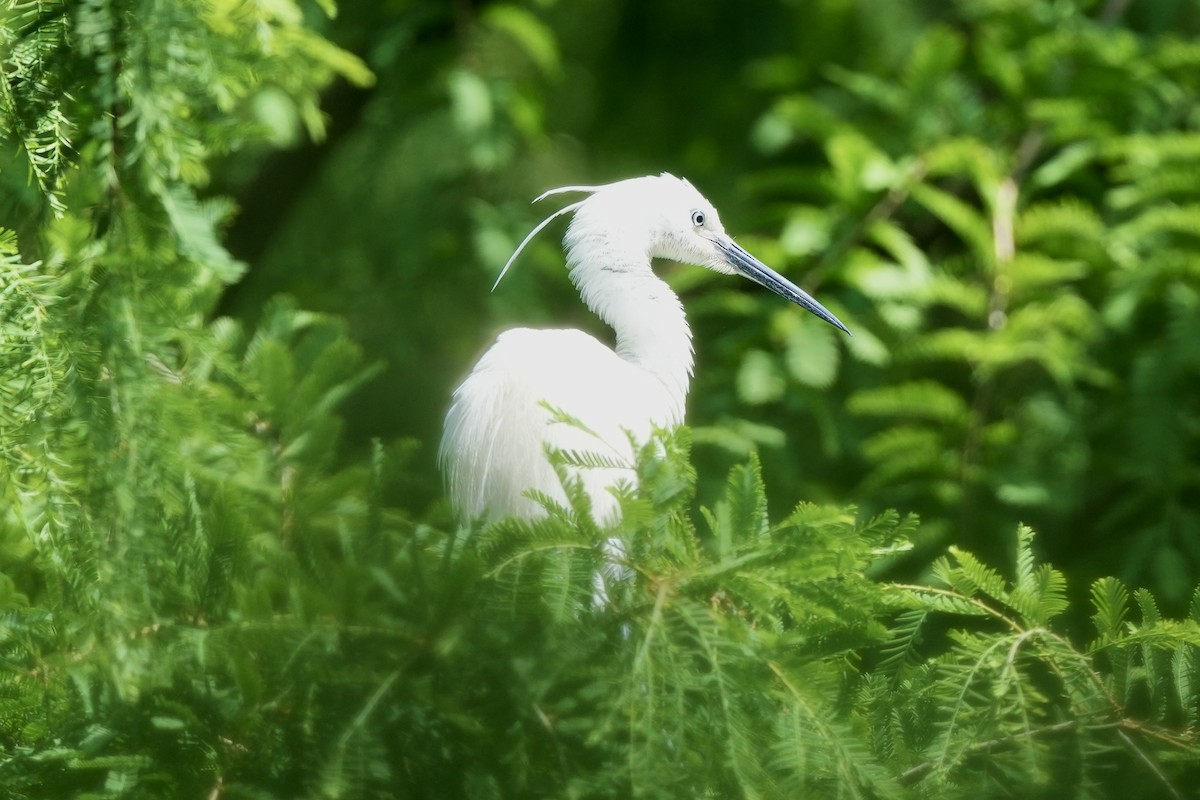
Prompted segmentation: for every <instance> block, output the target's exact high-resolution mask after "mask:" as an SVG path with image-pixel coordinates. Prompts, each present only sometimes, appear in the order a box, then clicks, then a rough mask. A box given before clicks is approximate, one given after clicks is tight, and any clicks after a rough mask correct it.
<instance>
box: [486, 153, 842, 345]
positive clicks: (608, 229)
mask: <svg viewBox="0 0 1200 800" xmlns="http://www.w3.org/2000/svg"><path fill="white" fill-rule="evenodd" d="M576 191H579V192H588V193H589V195H588V196H587V197H585V198H584V199H583V200H580V201H578V202H576V203H572V204H571V205H569V206H567V207H565V208H562V209H560V210H559V211H556V212H555V213H554V214H551V215H550V216H549V217H547V218H546V219H545V220H544V221H543V222H542V223H541V224H540V225H538V226H537V227H536V228H534V230H533V231H532V232H531V233H530V234H529V236H528V237H526V239H525V241H524V242H522V243H521V245H520V246H519V247H518V248H517V250H516V252H515V253H513V255H512V258H510V259H509V262H508V264H505V266H504V270H502V271H501V273H500V277H501V278H502V277H504V273H505V272H506V271H507V270H508V267H509V266H510V265H511V264H512V262H513V260H515V259H516V257H517V254H518V253H520V252H521V250H522V248H524V247H525V244H526V243H527V242H528V241H529V240H530V239H531V238H532V237H533V236H534V234H536V233H537V232H538V231H540V230H541V229H542V228H543V227H545V226H546V225H547V224H549V223H550V221H551V220H553V219H554V218H556V217H558V216H560V215H562V214H566V213H570V212H572V211H573V212H575V217H574V219H573V220H572V221H571V226H570V228H569V230H568V232H567V237H566V240H565V241H566V245H567V250H568V252H569V253H570V258H569V260H570V261H573V262H576V263H579V262H580V261H582V260H583V259H582V255H583V251H591V252H597V253H599V252H605V253H629V252H631V251H632V252H636V253H638V254H640V255H642V256H644V257H645V258H646V261H647V264H648V262H649V259H652V258H667V259H671V260H672V261H679V262H681V263H685V264H695V265H697V266H701V267H707V268H708V269H711V270H714V271H716V272H720V273H724V274H727V275H734V274H736V275H741V276H743V277H746V278H749V279H750V280H752V281H754V282H755V283H757V284H759V285H760V286H763V287H765V288H767V289H770V290H771V291H772V292H775V293H776V294H778V295H780V296H781V297H784V298H786V299H788V300H790V301H792V302H793V303H795V304H797V305H799V306H801V307H803V308H805V309H807V310H809V311H811V312H812V313H813V314H815V315H817V316H818V317H820V318H821V319H823V320H825V321H826V322H828V323H829V324H831V325H833V326H835V327H837V328H840V329H841V330H843V331H845V332H846V333H850V331H849V330H848V329H847V328H846V326H845V325H843V324H842V322H841V320H839V319H838V318H837V317H835V316H834V315H833V314H832V313H831V312H830V311H829V310H828V309H826V308H825V306H823V305H821V304H820V303H819V302H817V301H816V300H815V299H814V298H813V297H812V296H811V295H809V294H808V293H807V292H805V291H804V290H803V289H801V288H800V287H798V286H796V285H795V284H794V283H792V282H791V281H789V280H788V279H787V278H785V277H783V276H782V275H780V274H779V273H778V272H776V271H774V270H773V269H771V268H770V267H768V266H767V265H766V264H764V263H762V262H761V261H759V260H758V259H757V258H755V257H754V256H752V255H750V253H748V252H746V250H744V249H743V248H742V247H741V246H740V245H738V244H737V242H735V241H734V240H733V239H732V237H730V236H729V234H727V233H726V232H725V227H724V226H723V225H722V224H721V217H720V215H718V214H717V210H716V209H715V208H714V207H713V205H712V203H710V202H708V200H706V199H705V198H704V196H703V195H702V194H700V192H698V191H696V189H695V187H693V186H692V184H691V183H689V182H688V181H686V180H684V179H682V178H676V177H675V176H673V175H668V174H666V173H663V174H662V175H652V176H647V177H644V178H630V179H628V180H623V181H618V182H616V183H610V184H608V185H605V186H566V187H563V188H560V189H551V190H550V191H548V192H546V193H544V194H542V195H541V196H540V197H538V198H537V199H538V200H541V199H542V198H544V197H547V196H549V195H552V194H560V193H563V192H576ZM535 202H536V201H535ZM499 282H500V280H499V278H497V280H496V283H497V284H498V283H499Z"/></svg>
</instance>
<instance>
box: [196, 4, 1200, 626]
mask: <svg viewBox="0 0 1200 800" xmlns="http://www.w3.org/2000/svg"><path fill="white" fill-rule="evenodd" d="M316 24H319V25H324V26H325V27H324V29H323V33H324V35H326V36H328V37H329V38H331V39H332V40H333V41H335V42H336V43H338V44H340V45H341V46H343V47H345V48H347V49H348V50H350V51H352V52H354V53H356V54H358V55H360V56H361V57H362V58H364V59H365V60H366V61H367V63H368V64H369V65H370V67H371V68H372V70H374V72H375V75H376V78H377V82H376V83H375V85H374V86H372V87H370V88H356V87H353V86H350V85H348V84H345V83H342V84H338V85H336V86H335V87H334V88H332V89H331V90H329V92H328V93H327V97H326V100H325V103H324V108H325V110H326V112H327V114H328V116H329V134H328V137H327V138H326V139H325V140H324V141H322V142H320V143H318V144H306V143H305V142H306V141H307V138H306V137H305V135H304V134H303V131H302V128H301V124H300V121H299V119H298V118H297V116H296V114H295V112H294V111H293V110H292V109H291V108H290V106H289V105H288V103H287V101H286V99H285V98H283V97H275V96H273V95H271V94H269V93H264V94H263V95H261V96H260V97H259V98H258V100H257V103H256V111H257V113H258V114H259V115H260V117H261V119H262V120H263V121H266V122H267V123H268V124H269V125H271V127H272V129H273V130H274V131H275V132H276V135H277V143H278V144H282V145H284V148H283V149H282V150H279V151H266V150H263V151H261V152H241V153H238V154H236V155H234V156H231V157H230V158H228V159H227V160H226V161H225V162H224V163H223V164H222V165H221V167H220V169H219V170H218V179H217V189H218V190H219V191H221V192H228V193H231V194H232V195H233V196H234V197H235V198H236V200H237V202H238V204H239V206H240V208H241V211H240V213H239V215H238V216H237V218H236V220H235V221H234V222H233V223H232V226H231V227H230V229H229V231H228V239H227V241H228V244H229V247H230V249H231V250H232V252H233V253H234V255H235V256H236V257H238V258H240V259H243V260H245V261H246V262H248V263H249V264H250V270H249V272H248V274H247V275H246V276H245V278H244V279H243V280H242V281H241V283H240V284H238V285H236V286H234V287H232V288H231V289H230V290H228V291H227V293H226V295H225V296H224V298H223V300H222V303H221V311H222V313H225V314H230V315H234V316H237V317H243V318H247V319H254V318H255V317H256V315H257V314H258V312H259V310H260V309H261V308H262V307H263V304H264V302H265V301H266V300H267V299H268V298H269V297H271V296H272V295H275V294H277V293H280V292H285V293H289V294H292V295H294V296H296V297H297V298H298V300H299V303H300V305H301V306H302V307H305V308H311V309H319V310H327V311H332V312H336V313H337V314H340V315H343V316H344V317H345V318H346V319H347V320H348V322H349V325H350V329H351V332H352V335H353V337H354V338H355V339H356V340H357V341H359V342H361V343H362V344H363V346H364V347H365V349H366V351H367V353H368V357H369V359H370V360H373V361H377V362H381V363H382V364H383V365H384V366H385V369H384V371H383V372H382V373H381V374H380V375H379V377H377V378H375V379H374V380H373V381H372V382H371V383H370V384H369V385H367V386H366V387H365V388H364V389H362V390H360V391H359V392H358V393H357V395H355V396H354V397H353V398H352V399H351V400H350V401H349V403H348V405H347V406H345V409H346V412H347V413H346V418H347V423H348V428H347V430H348V433H349V441H350V446H351V448H352V449H356V450H359V451H361V449H362V448H364V447H366V446H367V443H368V442H369V440H370V439H371V438H372V437H383V438H384V439H385V440H389V441H399V442H401V443H402V444H401V447H402V448H403V449H404V451H405V452H407V453H409V457H408V460H407V462H406V469H405V470H404V474H403V476H402V477H401V479H400V480H399V481H397V483H396V486H395V496H394V497H393V500H394V502H396V503H398V504H399V505H401V506H403V507H406V508H409V509H411V511H412V513H413V514H414V515H416V516H430V515H431V516H432V518H434V519H443V520H444V519H445V518H446V514H447V512H446V509H445V506H444V504H442V501H441V486H440V479H439V477H438V474H437V471H436V466H435V454H436V447H437V441H438V438H439V436H440V425H441V419H442V415H443V414H444V412H445V409H446V407H447V404H448V399H449V394H450V392H451V390H452V389H453V387H454V386H455V385H456V383H457V381H458V380H460V379H461V378H462V377H463V376H464V375H465V373H466V372H467V370H468V369H469V368H470V366H471V365H472V363H473V362H474V359H475V358H476V357H477V356H478V355H479V354H480V353H481V352H482V351H483V349H484V348H485V347H486V346H487V345H488V344H490V342H491V341H492V339H493V338H494V336H495V335H496V333H498V332H499V331H500V330H502V329H504V328H505V327H508V326H513V325H531V326H574V327H581V328H584V329H586V330H588V331H590V332H593V333H596V334H598V335H601V336H604V335H607V334H606V332H605V331H604V330H603V329H602V326H601V325H600V324H599V323H598V321H597V320H596V319H594V318H593V317H592V316H591V315H590V314H589V313H588V312H587V311H586V309H585V308H584V307H583V306H582V304H581V303H580V302H579V301H578V298H577V296H576V295H575V292H574V290H573V289H572V287H571V286H570V284H569V283H568V281H567V278H566V273H565V270H564V269H563V266H562V264H563V258H562V253H561V248H560V245H559V241H558V240H559V239H560V237H561V235H562V232H563V230H564V229H565V223H563V222H560V223H556V224H555V225H553V226H551V227H550V228H549V229H548V230H547V231H546V232H545V233H543V234H542V235H541V236H540V237H539V239H538V240H537V241H536V242H534V244H533V246H532V247H531V248H530V249H529V250H528V251H527V252H526V254H525V255H524V256H522V258H521V260H520V261H519V262H518V264H517V265H516V268H515V269H514V270H513V272H512V273H511V275H510V277H508V278H507V279H506V280H505V282H504V283H503V284H502V285H501V286H500V287H499V288H498V289H497V290H496V291H495V292H494V293H491V292H490V291H489V289H490V287H491V284H492V281H493V280H494V278H495V275H496V274H497V272H498V270H499V268H500V266H501V265H502V264H503V263H504V261H505V260H506V258H507V257H508V255H509V254H510V253H511V252H512V250H513V248H514V247H515V245H516V244H517V243H518V242H519V241H520V239H521V238H522V237H523V236H524V235H525V233H526V232H527V231H528V230H529V229H530V228H531V227H532V226H533V225H534V224H535V223H536V222H537V221H538V220H540V219H541V218H542V217H543V216H544V215H545V214H547V213H549V211H550V210H553V208H554V207H557V206H555V205H554V204H553V202H550V203H547V204H545V205H543V206H538V207H531V206H530V205H529V201H530V200H531V199H532V198H533V197H534V196H536V195H537V194H539V193H540V192H541V191H543V190H545V189H547V188H550V187H553V186H559V185H565V184H577V183H582V184H589V183H600V182H607V181H611V180H617V179H620V178H624V177H630V176H635V175H641V174H650V173H657V172H661V171H668V172H672V173H674V174H677V175H682V176H685V177H687V178H689V179H690V180H692V181H693V182H694V183H695V184H696V185H697V187H698V188H700V190H701V191H702V192H704V193H705V194H706V195H707V196H708V197H709V199H711V200H712V201H713V202H714V204H715V205H716V206H717V207H718V208H719V209H720V210H721V212H722V215H723V219H724V221H725V223H726V227H727V228H728V229H729V231H730V232H731V233H733V234H734V235H735V236H736V237H738V238H739V240H740V241H741V242H742V243H743V244H744V245H746V246H747V247H748V248H749V249H750V250H751V251H752V252H755V253H756V254H757V255H759V256H760V257H761V258H763V259H764V260H765V261H767V262H768V263H770V264H771V265H773V266H774V267H776V268H777V269H779V270H780V271H782V272H784V273H785V274H787V275H789V276H790V277H791V278H793V279H794V280H796V281H797V282H799V283H800V284H801V285H803V286H804V287H805V288H807V289H809V290H811V291H812V292H813V293H814V294H816V296H817V297H818V298H819V299H820V300H822V302H824V303H825V304H826V305H828V306H829V307H830V308H831V309H832V310H833V311H834V312H835V313H837V314H838V315H839V316H841V318H842V319H843V320H845V321H846V322H847V324H848V325H849V326H850V327H851V329H852V330H853V331H854V333H855V337H854V338H853V339H848V338H846V337H842V336H839V335H835V332H834V331H833V329H832V328H826V327H822V326H821V325H820V324H819V323H818V322H817V321H816V320H815V319H808V318H807V316H806V315H804V314H802V313H800V312H799V311H798V310H797V309H795V308H791V307H788V306H787V304H785V303H782V302H781V301H780V300H779V299H778V298H776V297H774V296H772V295H769V294H768V293H765V292H761V291H759V290H757V288H756V287H752V286H749V285H747V284H744V283H742V282H737V281H731V280H729V279H725V278H721V277H719V276H713V275H709V274H707V273H706V272H704V271H703V270H697V269H694V268H688V267H679V266H678V265H670V264H664V265H662V273H663V274H665V275H666V276H667V278H668V280H670V281H671V282H672V283H673V285H674V286H676V287H677V289H678V291H679V292H680V294H681V296H682V297H683V300H684V303H685V306H686V307H687V310H688V313H689V317H690V320H691V322H692V325H693V328H694V330H695V342H696V350H697V367H696V379H695V382H694V384H693V391H692V395H691V397H690V400H689V407H688V418H689V422H690V424H691V425H693V426H695V428H696V441H697V444H696V448H695V451H694V457H695V461H696V463H697V466H698V468H699V472H700V475H701V485H700V502H701V503H705V502H710V501H711V499H712V497H713V496H714V494H715V492H716V491H717V489H718V486H717V483H718V482H719V481H721V480H723V476H724V475H725V474H726V472H727V469H728V466H729V465H730V464H732V463H735V462H737V461H738V460H739V459H741V458H743V457H744V456H745V454H746V453H747V452H749V451H751V450H756V451H758V452H759V453H760V455H761V457H762V459H763V461H764V466H765V475H766V479H767V485H768V488H769V490H770V491H769V495H770V497H771V498H772V502H773V503H775V504H778V505H780V506H783V507H781V508H779V509H774V511H775V512H776V513H781V512H783V511H786V508H787V507H788V506H790V505H791V504H794V503H795V502H798V501H801V500H812V501H834V502H856V503H859V504H860V505H861V506H863V507H864V508H866V509H867V510H870V511H874V510H879V509H883V508H888V507H895V508H898V509H900V510H902V511H905V512H908V511H915V512H918V513H920V514H921V516H922V520H923V523H924V524H923V526H922V533H921V536H922V537H923V539H922V540H921V542H920V544H921V545H922V546H923V547H924V548H925V551H924V553H923V554H922V557H921V558H920V559H918V560H919V561H923V560H924V558H925V555H926V554H928V553H932V552H937V551H940V550H941V549H942V548H944V547H945V546H946V545H947V544H949V543H957V544H960V545H963V546H966V547H969V548H972V549H973V550H975V551H977V552H980V553H982V554H984V555H985V556H987V557H997V556H998V557H1001V558H1003V554H1004V553H1006V552H1007V549H1008V548H1009V546H1010V545H1009V542H1010V538H1009V534H1010V533H1011V531H1012V530H1013V529H1014V527H1015V526H1016V524H1017V523H1018V522H1025V523H1028V524H1030V525H1032V526H1034V527H1035V528H1036V529H1037V530H1039V532H1040V534H1041V535H1040V537H1039V542H1040V546H1041V548H1042V549H1043V551H1044V552H1043V555H1044V556H1046V557H1048V558H1050V559H1052V560H1053V561H1054V562H1055V563H1056V564H1057V565H1059V566H1060V567H1065V568H1067V570H1068V571H1069V572H1071V573H1072V575H1073V585H1074V586H1076V587H1080V590H1081V591H1082V587H1085V586H1087V585H1088V583H1089V581H1090V579H1091V578H1093V577H1095V576H1098V575H1102V574H1116V575H1120V576H1121V577H1123V578H1125V579H1126V580H1128V581H1130V582H1132V583H1135V584H1139V585H1148V586H1151V587H1152V588H1153V589H1154V590H1155V591H1156V592H1157V593H1158V594H1159V596H1160V597H1161V598H1162V599H1163V600H1164V601H1165V602H1166V603H1167V604H1168V605H1170V606H1171V607H1173V608H1181V607H1182V605H1183V603H1184V602H1185V600H1186V598H1187V596H1188V593H1189V591H1190V588H1191V586H1192V585H1194V583H1195V581H1196V579H1197V576H1198V575H1200V491H1198V489H1200V486H1198V479H1200V469H1198V467H1197V464H1198V461H1197V456H1198V455H1200V453H1198V452H1197V450H1198V448H1197V444H1198V441H1200V437H1198V433H1200V430H1198V426H1200V403H1198V400H1197V394H1198V393H1197V391H1196V387H1197V385H1198V384H1197V378H1198V377H1200V321H1198V320H1200V317H1198V316H1197V311H1198V310H1200V294H1198V289H1200V205H1198V204H1200V131H1198V129H1200V106H1198V104H1197V99H1198V91H1200V51H1198V50H1197V48H1196V46H1195V44H1194V43H1193V40H1194V38H1195V36H1196V35H1197V34H1200V6H1198V5H1197V4H1196V3H1194V2H1185V1H1184V0H1155V1H1154V2H1139V3H1127V2H1117V1H1110V2H1060V1H1059V0H970V1H968V2H961V3H944V2H940V1H938V2H933V1H929V2H905V3H896V2H888V1H887V0H814V1H813V2H782V1H780V2H766V1H765V0H759V1H756V2H746V3H736V4H734V3H690V2H655V3H644V2H634V1H632V0H631V1H629V2H621V1H619V0H617V1H614V0H604V1H603V2H600V0H579V1H577V2H555V1H554V0H539V1H537V2H521V3H512V2H490V3H489V2H465V1H461V2H441V1H440V0H428V1H427V2H397V1H394V0H393V1H392V2H378V3H346V4H343V7H342V8H341V9H340V15H339V16H338V17H337V18H336V19H334V20H332V21H317V22H316ZM1076 576H1077V577H1076Z"/></svg>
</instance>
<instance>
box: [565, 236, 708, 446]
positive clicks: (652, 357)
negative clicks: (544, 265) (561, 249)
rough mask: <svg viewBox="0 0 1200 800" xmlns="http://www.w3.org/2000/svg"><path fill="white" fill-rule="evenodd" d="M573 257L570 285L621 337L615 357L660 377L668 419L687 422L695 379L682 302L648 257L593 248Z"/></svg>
mask: <svg viewBox="0 0 1200 800" xmlns="http://www.w3.org/2000/svg"><path fill="white" fill-rule="evenodd" d="M589 252H590V253H594V254H595V255H589V256H584V257H576V256H575V254H574V253H571V254H570V256H569V257H568V266H569V267H570V270H571V281H572V282H573V283H574V284H575V286H576V288H578V289H579V294H580V295H581V296H582V298H583V302H584V303H586V304H587V307H588V308H590V309H591V310H592V311H593V312H594V313H595V314H596V315H597V316H599V317H600V319H602V320H604V321H605V322H606V323H607V324H608V325H609V326H610V327H612V329H613V331H614V332H615V333H616V336H617V348H616V350H617V355H618V356H619V357H620V358H622V359H624V360H625V361H628V362H629V363H631V364H633V365H635V366H637V367H640V368H642V369H644V370H645V371H646V372H648V373H649V374H650V375H652V376H653V377H655V378H657V379H658V380H659V381H660V382H661V383H662V385H663V388H664V389H665V390H666V393H667V396H668V399H669V403H668V408H667V409H666V411H667V414H668V417H669V419H665V420H662V421H661V422H663V423H665V424H670V425H676V424H679V423H680V422H682V421H683V408H684V400H685V399H686V398H687V393H688V387H689V384H690V382H691V376H692V330H691V328H689V327H688V323H687V318H686V317H685V316H684V313H683V304H682V303H680V302H679V297H678V296H677V295H676V294H675V292H673V291H672V290H671V287H670V286H668V285H667V284H666V282H665V281H663V280H662V279H661V278H659V277H658V276H657V275H655V274H654V272H653V271H652V270H651V269H650V257H649V256H648V255H646V254H644V253H641V254H637V253H625V254H623V255H622V254H617V253H613V252H612V251H611V250H608V248H589Z"/></svg>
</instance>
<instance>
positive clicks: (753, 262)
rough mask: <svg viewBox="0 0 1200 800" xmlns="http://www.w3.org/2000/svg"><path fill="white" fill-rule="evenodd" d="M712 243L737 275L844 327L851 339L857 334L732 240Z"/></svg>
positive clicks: (721, 238) (716, 238)
mask: <svg viewBox="0 0 1200 800" xmlns="http://www.w3.org/2000/svg"><path fill="white" fill-rule="evenodd" d="M712 242H713V244H714V245H716V247H717V252H718V253H720V254H721V258H722V259H723V260H724V261H725V262H726V263H728V264H729V266H731V267H733V270H734V272H736V273H738V274H739V275H743V276H745V277H747V278H749V279H750V280H752V281H754V282H755V283H757V284H758V285H759V286H764V287H766V288H768V289H770V290H771V291H772V292H774V293H775V294H777V295H779V296H780V297H786V298H787V299H788V300H791V301H792V302H793V303H795V304H796V305H798V306H800V307H801V308H806V309H808V310H809V311H811V312H812V313H814V314H816V315H817V316H818V317H820V318H821V319H823V320H825V321H826V322H828V323H829V324H830V325H832V326H834V327H835V328H841V329H842V330H843V331H845V332H846V333H848V334H850V335H851V336H853V335H854V334H852V333H850V329H849V328H847V327H846V326H845V325H843V324H842V321H841V320H840V319H838V318H837V317H835V316H834V315H833V313H832V312H830V310H829V309H827V308H826V307H825V306H823V305H821V304H820V303H818V302H817V301H816V300H815V299H814V298H813V296H812V295H810V294H809V293H808V292H806V291H804V290H803V289H801V288H800V287H799V286H797V285H796V284H794V283H792V282H791V281H789V280H788V279H787V278H785V277H783V276H782V275H780V274H779V273H778V272H776V271H775V270H773V269H771V268H770V267H768V266H767V265H766V264H764V263H762V262H761V261H759V260H758V259H757V258H755V257H754V256H752V255H750V254H749V253H747V252H746V251H745V250H743V249H742V248H741V246H740V245H738V243H737V242H735V241H734V240H733V239H731V238H729V237H728V236H725V235H723V234H718V235H716V236H713V237H712Z"/></svg>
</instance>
